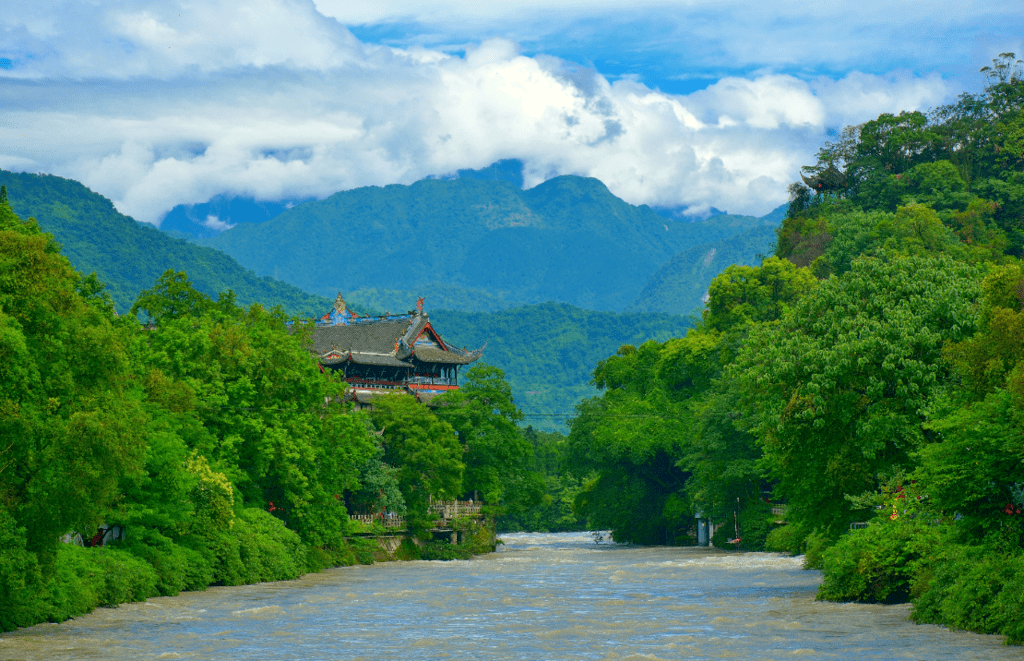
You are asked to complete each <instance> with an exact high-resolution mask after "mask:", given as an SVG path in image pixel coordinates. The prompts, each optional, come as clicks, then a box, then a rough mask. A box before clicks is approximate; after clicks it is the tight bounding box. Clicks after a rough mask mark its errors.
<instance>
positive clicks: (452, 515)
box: [348, 499, 482, 530]
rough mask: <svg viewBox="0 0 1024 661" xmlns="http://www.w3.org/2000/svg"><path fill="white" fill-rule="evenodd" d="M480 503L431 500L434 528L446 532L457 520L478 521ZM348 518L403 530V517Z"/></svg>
mask: <svg viewBox="0 0 1024 661" xmlns="http://www.w3.org/2000/svg"><path fill="white" fill-rule="evenodd" d="M480 510H481V503H480V502H479V501H472V500H433V499H431V501H430V511H431V512H434V513H435V514H437V515H438V517H439V518H438V520H437V521H436V522H435V524H434V527H435V528H438V529H441V530H448V529H449V528H451V526H452V522H453V521H454V520H455V519H458V518H472V519H479V518H481V517H482V514H481V512H480ZM348 518H349V519H351V520H352V521H358V522H359V523H363V524H366V525H373V524H377V525H382V526H384V528H386V529H388V530H405V517H404V516H396V515H393V514H384V513H381V512H378V513H377V514H349V515H348Z"/></svg>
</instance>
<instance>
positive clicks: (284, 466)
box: [0, 188, 511, 629]
mask: <svg viewBox="0 0 1024 661" xmlns="http://www.w3.org/2000/svg"><path fill="white" fill-rule="evenodd" d="M4 193H6V190H5V189H2V188H0V199H2V198H3V194H4ZM134 310H138V311H141V312H143V313H144V314H145V315H146V317H147V318H148V319H149V320H150V321H151V322H154V323H151V324H149V325H147V326H141V325H139V324H138V322H137V320H136V319H135V318H134V317H131V316H125V317H117V316H116V315H115V314H114V311H113V303H112V301H111V299H110V297H109V296H107V295H106V294H105V292H104V288H103V285H102V284H101V283H99V281H98V279H97V278H96V277H95V276H90V277H86V278H83V277H82V276H81V275H80V274H78V273H77V272H76V271H74V270H73V269H72V268H71V266H70V264H69V263H68V261H67V259H65V258H64V257H62V256H61V254H60V245H59V244H58V243H56V241H55V240H54V239H53V237H52V236H50V235H48V234H44V233H43V232H42V231H41V230H40V228H39V225H38V223H36V222H35V221H34V220H29V221H27V222H22V221H21V220H20V219H19V218H18V217H17V215H16V214H15V213H14V212H13V210H12V209H11V207H10V205H9V204H8V203H7V202H6V201H3V202H0V627H3V628H4V629H10V628H13V627H16V626H25V625H29V624H34V623H36V622H39V621H43V620H47V619H49V620H52V621H62V620H65V619H67V618H68V617H73V616H76V615H79V614H81V613H85V612H88V611H89V610H91V609H93V608H96V607H98V606H111V605H116V604H118V603H122V602H125V601H133V600H140V599H145V598H147V597H149V596H153V595H156V594H162V595H173V594H177V593H179V592H180V591H182V590H197V589H204V588H205V587H207V586H208V585H214V584H216V585H241V584H245V583H254V582H261V581H272V580H282V579H291V578H295V577H297V576H299V575H301V574H303V573H305V572H306V571H309V570H319V569H323V568H324V567H327V566H331V565H336V564H343V563H350V562H353V561H355V559H356V558H355V552H354V550H353V548H351V546H350V545H349V543H348V542H347V541H346V539H345V535H346V533H347V532H348V528H349V525H350V524H349V517H348V512H347V510H346V509H345V507H344V505H343V496H344V495H345V494H346V493H359V492H361V491H363V490H364V482H365V488H366V489H372V488H377V487H387V486H389V481H390V486H393V487H396V489H395V490H396V491H397V487H398V486H405V487H407V489H406V492H407V493H406V495H407V496H408V497H407V498H406V499H405V500H406V501H408V502H412V503H414V504H418V505H421V508H420V510H419V512H420V517H419V518H420V521H421V522H423V521H425V519H426V500H427V496H429V495H438V496H446V497H454V496H456V495H458V494H459V493H460V490H461V478H462V472H463V463H462V461H461V459H462V455H463V448H462V447H461V446H460V445H459V444H458V441H457V438H456V435H455V433H454V431H453V430H452V429H451V427H450V426H449V425H447V424H446V423H442V422H441V421H439V420H437V419H436V417H435V416H433V414H431V413H430V412H429V411H427V410H426V409H425V408H424V407H423V406H421V405H420V404H418V403H416V402H411V400H410V402H411V405H408V406H407V404H410V402H399V403H397V404H396V406H395V407H392V408H391V409H387V407H386V406H385V407H381V409H380V411H379V413H380V415H384V414H385V413H387V414H388V416H390V417H388V419H387V424H388V425H389V428H388V435H387V436H385V437H384V440H385V444H384V446H382V445H381V442H380V440H379V437H378V436H375V435H374V434H372V433H371V423H370V420H369V419H368V418H367V416H366V415H365V414H364V413H358V412H353V411H351V410H349V407H348V406H347V405H344V404H341V403H340V402H341V400H342V399H343V395H344V388H345V384H344V383H342V382H340V381H337V380H336V379H335V378H334V377H333V376H332V375H330V374H324V373H323V372H322V371H321V370H320V369H319V367H318V365H317V364H316V361H315V360H314V359H313V357H312V356H311V355H310V353H309V351H308V349H307V344H308V341H309V328H308V327H307V326H304V325H302V324H297V323H292V322H290V321H289V320H288V318H287V316H286V315H285V313H284V312H283V311H282V309H281V308H275V309H273V310H269V311H268V310H266V309H264V308H263V307H261V306H259V305H252V306H250V307H249V308H248V309H243V308H240V307H238V306H237V305H236V304H235V297H234V295H233V294H232V293H231V292H227V293H222V294H221V295H219V297H218V298H217V300H216V301H214V300H213V299H211V298H210V297H208V296H207V295H205V294H203V293H200V292H199V291H197V290H196V289H195V288H194V287H193V285H192V283H191V281H190V280H189V278H188V276H187V275H186V274H185V273H183V272H175V271H167V272H165V273H164V275H163V276H161V277H160V278H159V279H158V281H157V282H156V283H155V284H154V285H153V287H151V288H150V289H148V290H146V291H145V292H143V293H142V294H141V295H140V297H139V300H138V301H137V302H136V306H135V307H134ZM482 382H487V377H486V375H483V378H482ZM507 391H508V387H507V384H506V385H504V391H503V392H505V393H506V394H507ZM509 401H511V400H510V399H509ZM385 409H387V411H385ZM385 417H387V416H385ZM464 433H465V434H466V435H467V437H473V436H474V434H475V432H474V429H473V427H472V425H471V424H469V423H467V424H466V425H465V426H464ZM477 436H480V435H479V434H478V435H477ZM389 453H390V455H389ZM385 461H386V462H389V463H390V464H391V466H393V467H394V468H391V466H385ZM403 480H404V481H403ZM495 488H499V490H500V485H497V486H496V487H495ZM392 495H394V494H392ZM387 496H388V494H387V489H386V488H382V490H381V493H376V494H373V496H372V497H370V498H369V501H370V505H371V507H373V508H376V507H378V506H379V505H380V504H381V503H384V504H385V506H387V505H395V504H401V501H402V496H401V495H399V496H398V498H397V503H395V502H385V501H387ZM416 496H422V498H419V500H417V497H416ZM392 500H394V499H392ZM101 524H105V525H106V527H111V526H117V527H118V528H119V529H120V530H126V531H127V533H126V535H127V536H126V538H125V539H122V540H119V541H114V542H112V543H111V544H110V545H109V546H105V547H95V548H90V547H88V545H91V542H92V541H94V536H95V541H98V540H99V539H100V538H102V535H99V534H97V533H96V531H97V528H98V526H100V525H101ZM65 535H67V536H70V537H77V538H79V539H84V541H85V542H86V544H87V547H84V548H83V547H82V546H76V545H75V544H72V543H61V542H60V541H59V539H60V538H61V536H65ZM474 548H475V547H474ZM355 551H358V549H355Z"/></svg>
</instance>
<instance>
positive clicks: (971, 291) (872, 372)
mask: <svg viewBox="0 0 1024 661" xmlns="http://www.w3.org/2000/svg"><path fill="white" fill-rule="evenodd" d="M977 278H978V271H977V270H976V269H974V268H972V267H969V266H967V265H964V264H961V263H957V262H955V261H953V260H952V259H950V258H948V257H938V258H912V257H891V256H889V255H888V254H887V253H880V254H879V256H878V257H876V258H861V259H858V260H855V261H854V262H853V265H852V268H851V270H850V271H849V272H847V273H846V274H844V275H842V276H840V277H838V278H830V279H828V280H826V281H824V282H823V283H822V284H821V285H820V286H819V287H818V289H817V290H815V291H814V293H812V294H811V295H809V296H807V297H806V298H804V299H802V300H801V301H800V302H799V303H798V304H797V305H796V306H794V308H793V309H792V310H790V311H789V312H788V313H787V314H786V315H785V316H784V317H783V319H782V320H781V322H780V323H779V324H778V325H765V326H761V327H758V328H755V329H754V330H753V331H752V333H751V335H750V339H749V341H748V342H747V344H746V345H745V346H744V349H743V351H742V352H741V354H740V356H739V358H738V360H737V361H736V363H735V365H734V366H733V367H732V368H731V370H732V373H733V375H734V378H735V379H736V380H737V381H738V382H739V384H740V388H741V392H742V393H743V399H742V402H743V405H744V407H745V408H746V409H747V410H749V411H752V412H753V415H752V417H751V419H750V424H751V425H752V428H753V430H754V433H755V434H756V436H757V438H758V443H759V444H760V445H761V447H762V448H763V451H764V467H765V469H766V470H767V472H768V475H769V476H770V477H772V478H773V479H775V480H777V481H778V486H777V488H778V490H779V492H780V493H781V494H782V495H784V496H785V497H787V498H788V499H789V502H790V506H791V510H790V512H791V514H790V516H791V518H792V519H793V520H796V521H798V522H800V523H802V524H803V525H804V526H805V529H806V530H807V531H810V530H813V529H815V528H818V529H820V530H821V531H822V532H824V533H825V534H827V535H837V534H838V533H839V532H840V531H841V530H843V529H845V527H846V524H847V522H848V521H849V516H850V504H849V502H848V501H847V500H846V499H845V498H844V496H846V495H858V494H860V493H862V492H864V491H870V490H873V489H874V488H875V480H876V476H877V475H879V474H880V473H882V472H891V471H892V470H893V469H895V468H901V467H902V468H906V467H912V465H913V460H912V458H911V455H912V453H913V452H914V451H915V450H916V449H918V448H919V447H920V446H921V444H922V443H923V441H924V440H925V432H924V431H923V430H922V427H921V423H922V422H923V411H924V410H926V408H927V405H928V402H929V401H930V398H931V396H932V394H933V392H935V389H936V388H937V387H938V386H939V384H941V383H942V382H943V380H944V379H945V378H946V376H947V374H948V368H947V367H946V366H945V364H944V363H943V362H942V360H941V352H942V347H943V344H944V343H945V342H946V341H949V340H953V341H956V340H962V339H964V338H965V337H967V336H969V334H970V333H971V332H973V329H974V327H975V324H976V316H975V312H974V310H973V301H974V299H975V298H976V297H977V295H978V293H979V291H978V284H977Z"/></svg>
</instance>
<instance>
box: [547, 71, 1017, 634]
mask: <svg viewBox="0 0 1024 661" xmlns="http://www.w3.org/2000/svg"><path fill="white" fill-rule="evenodd" d="M1020 65H1021V63H1020V62H1019V61H1017V62H1014V56H1013V55H1012V54H1003V55H1001V56H1000V58H999V59H997V60H996V62H995V65H994V66H993V67H991V68H986V69H985V70H983V71H987V72H988V75H989V76H990V84H989V86H988V87H987V88H986V89H985V91H984V92H983V93H981V94H977V95H971V94H965V95H963V96H961V97H960V98H959V99H958V100H957V101H956V102H955V103H953V104H950V105H947V106H942V107H939V108H936V109H934V110H932V111H930V112H928V113H923V112H904V113H900V114H898V115H891V114H884V115H881V116H879V117H878V118H877V119H874V120H872V121H869V122H866V123H865V124H862V125H859V126H854V127H849V128H847V129H846V130H845V131H844V132H843V134H842V135H841V137H840V139H839V140H838V141H836V142H835V143H829V144H826V145H825V146H824V147H823V148H822V149H821V150H820V152H819V154H818V161H817V163H815V164H814V165H811V166H808V167H806V168H804V169H803V176H802V181H801V182H797V183H794V184H793V185H792V186H791V187H790V192H791V195H792V200H791V203H790V205H789V209H788V212H787V217H786V218H785V220H784V222H783V224H782V227H781V229H780V231H779V240H778V248H777V253H776V256H773V257H770V258H768V259H765V260H764V261H763V262H761V263H760V264H759V265H757V266H731V267H729V268H727V269H726V270H725V271H724V272H723V273H722V274H721V275H719V276H718V277H716V278H715V279H714V281H713V282H712V284H711V287H710V300H709V302H708V306H707V309H706V310H705V311H704V313H703V315H702V319H701V321H700V323H699V324H698V325H697V326H696V327H694V328H693V329H692V330H690V331H689V332H688V333H687V334H686V336H685V337H682V338H679V339H672V340H669V341H667V342H663V343H658V342H647V343H645V344H642V345H640V346H623V347H621V348H620V349H619V350H618V351H617V352H616V353H615V354H614V355H611V356H609V357H608V358H606V359H605V360H603V361H601V362H600V363H599V364H598V366H597V369H596V370H595V371H594V381H595V384H596V385H597V387H598V388H599V389H600V390H601V395H600V396H599V397H594V398H591V399H589V400H587V401H586V402H584V403H583V404H581V405H580V406H579V408H578V415H577V416H576V417H575V418H574V419H573V420H572V421H571V422H570V428H571V432H570V434H569V438H568V440H567V441H566V443H565V446H564V448H562V452H561V456H562V458H563V469H564V470H565V472H567V473H568V475H569V476H570V477H575V478H577V479H579V480H580V481H581V482H580V484H582V485H583V486H582V488H581V489H580V490H579V491H578V493H577V494H576V496H575V500H574V502H575V505H576V508H577V513H578V514H580V515H582V516H585V517H587V519H588V523H589V524H590V525H591V526H593V527H599V528H600V527H606V528H611V529H612V530H614V536H615V538H616V539H617V540H621V541H632V542H641V543H664V542H666V541H669V542H672V541H674V542H676V543H692V542H690V540H691V539H692V538H691V537H689V536H687V533H688V532H692V530H693V527H694V518H693V517H694V514H695V513H700V514H701V515H703V516H704V517H707V518H710V519H712V520H713V521H715V522H718V523H723V522H724V523H725V525H722V526H721V527H719V529H718V531H717V532H716V533H715V536H714V538H713V542H714V544H715V545H716V546H719V547H727V548H728V547H731V548H744V549H751V550H760V549H767V550H774V551H789V552H791V553H794V554H798V553H803V554H805V559H806V560H805V562H806V565H807V566H808V567H811V568H816V569H821V570H822V572H823V574H824V582H823V584H822V585H821V586H820V588H819V590H818V598H819V599H828V600H834V601H862V602H876V603H901V602H907V601H910V602H912V603H913V610H912V617H913V618H914V619H915V620H917V621H919V622H932V623H939V624H945V625H948V626H951V627H956V628H959V629H966V630H971V631H977V632H981V633H1000V634H1004V635H1006V636H1007V639H1008V641H1009V642H1013V643H1017V644H1020V643H1022V642H1024V600H1022V597H1021V595H1024V514H1022V512H1024V470H1022V469H1024V264H1022V262H1021V259H1020V257H1021V254H1022V252H1024V76H1022V72H1021V70H1020ZM569 486H571V484H569ZM773 504H784V505H785V506H786V509H785V511H784V512H783V513H781V514H780V513H779V512H778V511H776V512H774V513H773V512H772V511H771V508H772V505H773ZM780 519H781V520H783V523H782V524H781V525H780V523H779V522H780ZM854 523H856V524H858V525H857V526H855V527H853V526H852V524H854Z"/></svg>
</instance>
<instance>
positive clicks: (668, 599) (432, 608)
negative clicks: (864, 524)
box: [0, 533, 1024, 661]
mask: <svg viewBox="0 0 1024 661" xmlns="http://www.w3.org/2000/svg"><path fill="white" fill-rule="evenodd" d="M501 539H502V541H503V542H504V544H503V545H501V546H499V550H498V552H497V553H492V554H488V555H485V556H481V557H479V558H476V559H474V560H472V561H468V562H466V561H455V562H386V563H377V564H374V565H356V566H354V567H347V568H340V569H330V570H326V571H323V572H320V573H315V574H308V575H306V576H304V577H302V578H300V579H297V580H295V581H280V582H275V583H264V584H259V585H251V586H241V587H215V588H210V589H209V590H206V591H204V592H189V593H183V594H181V595H180V596H177V597H167V598H165V597H158V598H152V599H149V600H148V601H146V602H144V603H137V604H128V605H125V606H122V607H121V608H116V609H100V610H98V611H96V612H95V613H93V614H92V615H88V616H85V617H81V618H77V619H75V620H74V621H71V622H68V623H65V624H62V625H59V626H57V625H41V626H37V627H33V628H30V629H23V630H19V631H16V632H13V633H10V634H4V635H0V658H10V659H18V660H19V661H44V660H45V661H65V660H67V661H71V660H72V659H74V660H75V661H79V660H81V659H103V661H150V660H156V659H160V658H163V659H168V658H170V659H175V658H176V659H233V660H237V661H248V660H256V659H259V660H260V661H285V660H286V659H313V658H316V659H319V658H328V659H334V660H337V661H355V660H357V659H367V658H385V659H397V658H401V659H410V660H412V661H419V660H421V659H422V660H427V659H430V660H433V659H438V658H445V657H448V658H456V659H465V658H472V659H476V660H477V661H492V660H494V661H498V660H500V661H518V660H520V659H522V660H527V659H531V660H532V659H541V658H542V659H551V660H556V661H557V660H561V659H574V660H576V659H607V658H631V657H632V658H641V657H642V658H658V659H664V660H666V661H669V660H675V659H687V660H689V659H695V658H742V659H753V660H755V661H766V660H767V659H780V658H794V657H800V658H812V659H813V658H847V657H857V658H861V659H893V658H917V659H929V661H954V660H955V661H961V660H965V661H981V660H985V661H1008V660H1017V661H1019V660H1020V659H1022V658H1024V652H1022V650H1021V649H1019V648H1014V647H1006V646H1004V645H1003V644H1002V642H1003V639H1002V638H1000V637H997V636H980V635H975V634H970V633H964V632H960V631H951V630H949V629H945V628H943V627H937V626H932V625H915V624H913V623H912V622H910V621H908V620H907V613H908V610H909V608H908V607H907V606H881V605H871V604H833V603H825V602H819V601H815V600H814V596H815V591H816V590H817V587H818V585H819V584H820V582H821V575H820V573H818V572H816V571H805V570H804V569H803V568H802V559H801V558H789V557H785V556H782V555H779V554H770V553H735V552H724V551H720V550H717V549H706V548H698V547H640V546H622V545H615V544H608V543H602V544H595V543H594V540H593V537H592V536H591V535H590V534H589V533H577V534H515V535H503V536H502V538H501Z"/></svg>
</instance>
